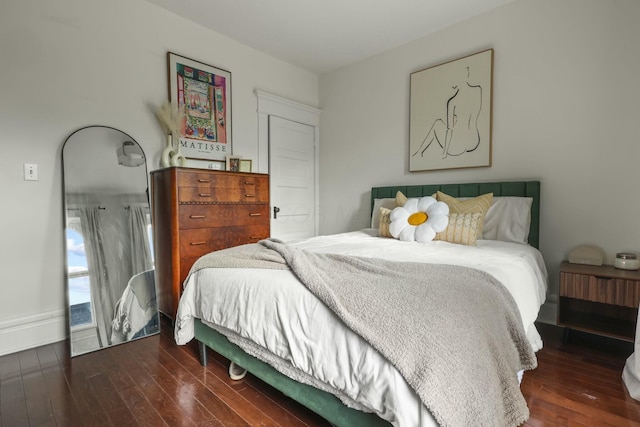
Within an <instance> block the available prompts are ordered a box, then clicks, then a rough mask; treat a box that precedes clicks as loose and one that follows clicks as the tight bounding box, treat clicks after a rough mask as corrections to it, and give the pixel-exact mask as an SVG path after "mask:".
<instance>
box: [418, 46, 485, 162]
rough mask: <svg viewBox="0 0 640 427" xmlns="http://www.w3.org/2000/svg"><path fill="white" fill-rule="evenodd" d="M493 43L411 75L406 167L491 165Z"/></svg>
mask: <svg viewBox="0 0 640 427" xmlns="http://www.w3.org/2000/svg"><path fill="white" fill-rule="evenodd" d="M492 74H493V49H489V50H487V51H484V52H480V53H477V54H474V55H470V56H468V57H464V58H460V59H457V60H454V61H451V62H447V63H445V64H441V65H438V66H435V67H431V68H428V69H425V70H421V71H418V72H416V73H413V74H412V75H411V106H410V141H409V148H410V150H409V170H410V171H420V170H439V169H452V168H463V167H480V166H490V165H491V92H492Z"/></svg>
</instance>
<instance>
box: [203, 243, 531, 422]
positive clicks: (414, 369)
mask: <svg viewBox="0 0 640 427" xmlns="http://www.w3.org/2000/svg"><path fill="white" fill-rule="evenodd" d="M207 267H225V268H235V267H238V268H245V267H247V268H270V269H290V270H291V271H292V272H293V273H294V274H295V275H296V276H297V277H298V279H299V280H300V282H302V284H304V286H306V287H307V288H308V289H309V290H310V291H311V292H312V293H313V294H314V295H315V296H316V297H317V298H318V299H320V300H321V301H322V302H324V304H326V305H327V306H328V307H329V308H330V309H331V310H333V312H334V313H335V314H336V315H337V316H338V317H339V318H340V319H342V321H343V322H344V323H345V324H346V325H347V326H348V327H349V328H351V329H352V330H353V331H354V332H356V333H357V334H358V335H360V336H361V337H362V338H364V339H365V340H366V341H367V342H368V343H370V344H371V345H372V346H373V347H374V348H375V349H377V350H378V351H379V352H380V353H381V354H382V355H383V356H385V357H386V358H387V359H388V360H389V362H391V363H392V364H393V365H394V366H395V367H396V369H398V371H399V372H400V373H401V374H402V375H403V377H404V378H405V380H406V381H407V383H408V384H409V385H410V386H411V387H412V388H413V389H414V390H415V392H416V393H417V394H418V396H420V398H421V400H422V402H423V403H424V404H425V406H426V407H427V408H428V409H429V410H430V411H431V413H432V414H433V416H434V417H435V419H436V420H437V421H438V423H439V424H440V425H441V426H443V427H447V426H459V427H469V426H474V427H475V426H492V427H493V426H518V425H520V424H522V423H523V422H524V421H526V420H527V419H528V418H529V409H528V408H527V404H526V402H525V400H524V397H523V396H522V392H521V391H520V386H519V383H518V378H517V374H516V373H517V372H518V371H520V370H528V369H534V368H535V367H536V366H537V361H536V357H535V354H534V352H533V350H532V349H531V346H530V344H529V342H528V340H527V337H526V334H525V331H524V327H523V325H522V320H521V318H520V313H519V310H518V307H517V306H516V303H515V301H514V299H513V297H512V296H511V294H510V293H509V291H508V290H507V289H506V288H505V287H504V286H503V285H502V284H501V283H500V282H499V281H497V280H496V279H495V278H493V276H491V275H489V274H487V273H484V272H482V271H479V270H475V269H472V268H467V267H460V266H452V265H444V264H423V263H410V262H407V263H398V262H391V261H386V260H380V259H373V258H360V257H352V256H344V255H337V254H320V253H314V252H310V251H305V250H301V249H297V248H295V247H292V246H289V245H286V244H285V243H282V242H280V241H277V240H275V239H268V240H263V241H261V242H259V243H257V244H250V245H243V246H239V247H235V248H230V249H225V250H222V251H217V252H213V253H211V254H208V255H206V256H204V257H202V258H200V259H199V260H198V261H197V262H196V263H195V264H194V266H193V268H192V272H194V271H196V270H199V269H201V268H207Z"/></svg>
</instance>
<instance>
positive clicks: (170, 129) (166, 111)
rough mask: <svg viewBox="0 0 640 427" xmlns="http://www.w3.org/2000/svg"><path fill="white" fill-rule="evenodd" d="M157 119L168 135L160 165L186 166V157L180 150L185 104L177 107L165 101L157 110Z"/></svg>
mask: <svg viewBox="0 0 640 427" xmlns="http://www.w3.org/2000/svg"><path fill="white" fill-rule="evenodd" d="M155 115H156V119H158V123H159V124H160V127H161V128H162V130H163V131H164V132H165V135H166V136H167V143H166V147H165V148H164V150H162V154H161V155H160V166H161V167H163V168H167V167H169V166H184V165H185V163H186V159H185V157H184V156H183V155H182V152H181V150H180V140H179V138H180V128H181V127H182V121H183V119H184V106H182V107H177V106H176V105H175V104H170V103H169V102H168V101H165V102H164V103H163V104H162V105H161V106H160V108H158V109H157V110H156V111H155Z"/></svg>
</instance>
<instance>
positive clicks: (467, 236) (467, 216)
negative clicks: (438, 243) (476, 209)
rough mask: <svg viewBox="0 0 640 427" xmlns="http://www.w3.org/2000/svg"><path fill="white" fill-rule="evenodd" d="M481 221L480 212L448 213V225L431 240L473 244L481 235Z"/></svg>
mask: <svg viewBox="0 0 640 427" xmlns="http://www.w3.org/2000/svg"><path fill="white" fill-rule="evenodd" d="M482 223H483V216H482V214H481V213H450V214H449V225H448V226H447V228H445V229H444V230H443V231H441V232H440V233H438V234H436V237H435V238H434V239H433V240H443V241H445V242H450V243H458V244H461V245H472V246H474V245H476V241H477V240H478V237H479V236H481V235H482V232H481V230H482Z"/></svg>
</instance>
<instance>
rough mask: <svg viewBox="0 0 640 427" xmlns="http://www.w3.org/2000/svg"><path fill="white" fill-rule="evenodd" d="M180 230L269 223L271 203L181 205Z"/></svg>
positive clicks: (179, 213) (179, 212) (179, 209)
mask: <svg viewBox="0 0 640 427" xmlns="http://www.w3.org/2000/svg"><path fill="white" fill-rule="evenodd" d="M178 216H179V218H178V221H179V223H178V224H179V227H180V230H188V229H191V228H205V227H227V226H234V225H265V224H266V225H268V224H269V205H268V204H263V205H255V204H252V205H249V204H247V205H233V204H228V205H222V204H220V205H180V207H179V208H178Z"/></svg>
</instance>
